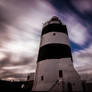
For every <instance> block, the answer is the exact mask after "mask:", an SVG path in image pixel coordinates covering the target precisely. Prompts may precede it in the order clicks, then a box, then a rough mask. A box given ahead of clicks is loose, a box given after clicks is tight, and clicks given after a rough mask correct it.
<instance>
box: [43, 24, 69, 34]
mask: <svg viewBox="0 0 92 92" xmlns="http://www.w3.org/2000/svg"><path fill="white" fill-rule="evenodd" d="M49 32H62V33H65V34H67V35H68V33H67V29H66V26H65V25H62V24H49V25H47V26H46V27H44V28H43V31H42V35H44V34H46V33H49Z"/></svg>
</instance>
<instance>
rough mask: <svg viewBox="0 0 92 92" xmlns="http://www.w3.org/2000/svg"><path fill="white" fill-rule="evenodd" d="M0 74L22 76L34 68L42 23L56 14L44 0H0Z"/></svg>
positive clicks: (13, 76)
mask: <svg viewBox="0 0 92 92" xmlns="http://www.w3.org/2000/svg"><path fill="white" fill-rule="evenodd" d="M0 11H1V13H0V20H1V21H0V34H1V36H0V43H1V47H0V53H1V57H0V78H4V79H11V78H13V79H22V78H24V79H25V77H27V76H25V74H28V73H30V72H34V71H35V68H36V60H37V54H38V49H39V43H40V35H41V31H42V26H43V24H42V23H44V22H45V21H46V20H48V19H49V18H51V17H52V16H53V15H55V14H56V11H55V9H54V8H53V7H52V5H51V4H49V3H48V2H47V1H46V0H39V1H37V0H7V1H6V0H0Z"/></svg>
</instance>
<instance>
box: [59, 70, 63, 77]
mask: <svg viewBox="0 0 92 92" xmlns="http://www.w3.org/2000/svg"><path fill="white" fill-rule="evenodd" d="M59 77H60V78H62V77H63V73H62V70H59Z"/></svg>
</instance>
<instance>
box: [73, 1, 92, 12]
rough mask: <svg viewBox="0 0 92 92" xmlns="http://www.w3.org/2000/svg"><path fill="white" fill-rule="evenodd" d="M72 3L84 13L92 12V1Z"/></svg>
mask: <svg viewBox="0 0 92 92" xmlns="http://www.w3.org/2000/svg"><path fill="white" fill-rule="evenodd" d="M72 3H73V5H74V6H75V7H76V8H77V9H78V10H79V11H80V12H82V13H85V12H90V11H92V1H91V0H72Z"/></svg>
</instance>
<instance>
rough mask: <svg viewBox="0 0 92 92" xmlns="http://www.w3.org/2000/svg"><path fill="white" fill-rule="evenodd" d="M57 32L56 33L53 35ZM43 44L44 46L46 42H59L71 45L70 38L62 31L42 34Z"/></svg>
mask: <svg viewBox="0 0 92 92" xmlns="http://www.w3.org/2000/svg"><path fill="white" fill-rule="evenodd" d="M53 34H55V35H53ZM41 39H42V40H41V46H40V47H42V46H44V45H46V44H53V43H59V44H66V45H68V46H70V44H69V39H68V36H67V34H65V33H61V32H49V33H46V34H44V35H43V36H42V38H41Z"/></svg>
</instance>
